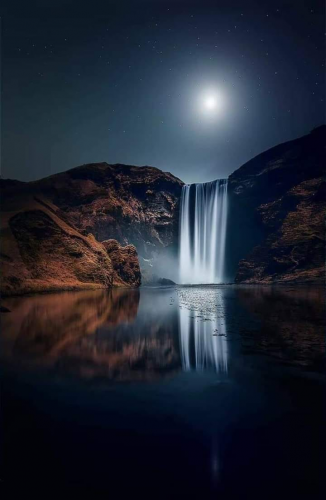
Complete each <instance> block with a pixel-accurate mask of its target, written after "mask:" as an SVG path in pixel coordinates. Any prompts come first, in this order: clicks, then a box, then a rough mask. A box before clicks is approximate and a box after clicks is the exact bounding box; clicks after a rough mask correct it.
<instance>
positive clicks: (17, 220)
mask: <svg viewBox="0 0 326 500" xmlns="http://www.w3.org/2000/svg"><path fill="white" fill-rule="evenodd" d="M4 184H5V189H3V199H2V213H1V254H0V257H1V293H2V295H13V294H24V293H32V292H48V291H55V290H75V289H83V288H92V289H96V288H107V287H110V286H121V285H122V286H139V284H140V270H139V263H138V258H137V252H136V249H135V248H134V247H133V246H132V245H129V246H128V247H124V248H123V247H121V246H120V245H119V243H118V242H115V248H114V251H113V249H112V246H111V247H109V248H106V247H105V246H104V245H102V244H101V243H99V242H98V241H96V239H95V238H94V236H93V235H91V234H90V235H87V236H86V235H84V234H81V233H80V232H79V231H77V229H76V228H75V227H74V226H73V225H71V224H69V223H68V222H67V221H66V220H64V218H62V217H61V216H60V215H61V214H60V210H59V209H58V207H56V206H55V205H53V204H50V203H46V202H45V201H44V200H43V201H41V200H39V199H37V198H36V197H35V196H33V194H32V193H31V191H30V190H29V189H26V185H19V186H18V190H17V185H15V184H11V183H9V184H8V183H7V185H6V181H3V182H2V188H3V187H4V186H3V185H4ZM113 254H114V255H113ZM119 259H120V261H119V262H118V260H119ZM127 261H128V262H127Z"/></svg>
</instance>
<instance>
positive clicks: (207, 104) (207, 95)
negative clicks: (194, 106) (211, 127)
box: [198, 89, 224, 118]
mask: <svg viewBox="0 0 326 500" xmlns="http://www.w3.org/2000/svg"><path fill="white" fill-rule="evenodd" d="M198 104H199V108H200V109H201V112H202V113H204V114H205V115H206V116H207V117H209V116H210V117H211V118H213V117H215V116H216V115H218V114H219V113H220V111H221V110H222V108H223V107H224V99H223V96H222V95H221V94H220V93H219V92H218V91H217V90H215V89H211V90H209V89H208V90H206V92H203V93H202V94H201V95H200V96H199V102H198Z"/></svg>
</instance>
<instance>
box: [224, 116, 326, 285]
mask: <svg viewBox="0 0 326 500" xmlns="http://www.w3.org/2000/svg"><path fill="white" fill-rule="evenodd" d="M325 145H326V126H322V127H319V128H318V129H315V130H313V131H312V132H311V133H310V134H309V135H307V136H304V137H302V138H299V139H297V140H294V141H290V142H287V143H284V144H281V145H279V146H276V147H274V148H272V149H270V150H268V151H266V152H264V153H262V154H261V155H259V156H257V157H256V158H254V159H253V160H251V161H249V162H248V163H246V164H245V165H243V166H242V167H241V168H239V169H238V170H236V171H235V172H234V173H233V174H232V175H231V176H230V178H229V203H230V210H229V226H228V227H229V229H228V235H229V241H228V248H227V254H228V255H229V256H230V255H231V256H232V257H231V258H229V269H230V271H229V272H230V275H232V271H233V272H234V270H235V267H237V271H236V273H235V274H236V276H235V281H236V282H237V283H289V282H294V283H322V282H324V280H325V214H326V182H325ZM232 259H233V262H231V263H230V260H232Z"/></svg>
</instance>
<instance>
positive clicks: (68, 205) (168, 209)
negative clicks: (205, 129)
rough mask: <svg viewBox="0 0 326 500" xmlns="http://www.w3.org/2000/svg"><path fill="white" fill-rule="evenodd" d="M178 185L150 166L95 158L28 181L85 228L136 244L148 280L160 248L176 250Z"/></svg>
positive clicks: (84, 230)
mask: <svg viewBox="0 0 326 500" xmlns="http://www.w3.org/2000/svg"><path fill="white" fill-rule="evenodd" d="M182 185H183V183H182V182H181V181H180V180H179V179H177V178H176V177H174V176H173V175H171V174H170V173H167V172H162V171H161V170H159V169H157V168H154V167H134V166H130V165H108V164H107V163H97V164H89V165H82V166H80V167H77V168H74V169H72V170H69V171H67V172H63V173H60V174H56V175H53V176H51V177H48V178H46V179H42V180H40V181H37V182H35V183H29V189H33V192H34V193H35V194H36V196H39V197H45V198H46V199H47V200H50V201H51V202H52V203H53V204H55V205H56V207H58V208H59V209H60V214H61V216H62V217H63V218H64V219H65V220H67V221H68V222H69V223H70V224H72V225H73V226H74V227H76V228H77V229H78V230H79V231H80V232H82V233H83V234H88V233H92V234H93V235H94V236H95V238H96V239H97V240H98V241H105V240H110V239H115V240H117V241H118V242H119V243H120V244H121V245H130V244H131V245H134V246H135V247H136V248H137V252H138V255H139V260H140V264H141V268H142V275H143V280H144V281H146V280H150V279H151V275H152V273H153V272H154V273H156V274H158V275H160V273H161V269H160V268H159V265H160V257H161V254H162V252H163V253H164V255H165V256H168V255H171V260H173V258H174V257H175V255H176V253H177V238H178V221H179V212H178V210H179V205H178V201H179V197H180V193H181V188H182ZM163 277H170V278H173V276H166V275H164V276H163Z"/></svg>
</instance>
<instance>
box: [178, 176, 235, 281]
mask: <svg viewBox="0 0 326 500" xmlns="http://www.w3.org/2000/svg"><path fill="white" fill-rule="evenodd" d="M227 185H228V182H227V179H218V180H216V181H212V182H207V183H203V184H191V185H185V186H183V188H182V194H181V201H180V228H179V273H180V279H179V283H180V284H220V283H223V282H224V280H225V269H224V262H225V243H226V228H227Z"/></svg>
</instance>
